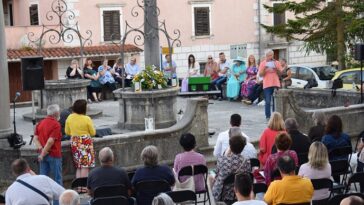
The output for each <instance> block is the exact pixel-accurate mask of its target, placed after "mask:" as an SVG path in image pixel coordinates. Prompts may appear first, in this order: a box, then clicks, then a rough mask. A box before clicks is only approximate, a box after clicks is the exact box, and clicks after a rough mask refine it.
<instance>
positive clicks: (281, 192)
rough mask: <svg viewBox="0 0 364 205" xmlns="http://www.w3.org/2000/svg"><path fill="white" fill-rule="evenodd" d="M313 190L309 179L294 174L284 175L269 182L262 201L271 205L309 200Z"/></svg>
mask: <svg viewBox="0 0 364 205" xmlns="http://www.w3.org/2000/svg"><path fill="white" fill-rule="evenodd" d="M313 191H314V189H313V185H312V183H311V180H310V179H308V178H303V177H300V176H296V175H294V176H285V177H283V179H282V180H275V181H273V182H272V183H271V184H270V186H269V187H268V190H267V192H266V193H265V195H264V201H265V202H266V203H267V204H271V205H277V204H294V203H305V202H311V200H312V196H313Z"/></svg>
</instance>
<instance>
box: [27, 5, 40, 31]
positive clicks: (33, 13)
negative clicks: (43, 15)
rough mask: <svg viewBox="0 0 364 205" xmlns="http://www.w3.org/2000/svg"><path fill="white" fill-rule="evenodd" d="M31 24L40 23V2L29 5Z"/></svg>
mask: <svg viewBox="0 0 364 205" xmlns="http://www.w3.org/2000/svg"><path fill="white" fill-rule="evenodd" d="M29 16H30V25H32V26H37V25H39V15H38V4H32V5H30V7H29Z"/></svg>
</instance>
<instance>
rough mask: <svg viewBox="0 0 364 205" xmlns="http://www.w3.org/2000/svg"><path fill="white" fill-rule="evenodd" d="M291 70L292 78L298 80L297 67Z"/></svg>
mask: <svg viewBox="0 0 364 205" xmlns="http://www.w3.org/2000/svg"><path fill="white" fill-rule="evenodd" d="M290 70H291V74H292V76H291V78H297V70H298V69H297V67H291V68H290Z"/></svg>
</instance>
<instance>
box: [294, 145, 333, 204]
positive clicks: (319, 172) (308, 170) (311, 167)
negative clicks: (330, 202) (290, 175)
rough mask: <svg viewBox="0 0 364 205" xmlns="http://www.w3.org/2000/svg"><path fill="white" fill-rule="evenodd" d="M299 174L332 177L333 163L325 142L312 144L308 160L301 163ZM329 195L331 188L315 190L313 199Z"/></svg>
mask: <svg viewBox="0 0 364 205" xmlns="http://www.w3.org/2000/svg"><path fill="white" fill-rule="evenodd" d="M298 175H299V176H302V177H306V178H309V179H325V178H327V179H330V177H331V165H330V163H329V156H328V153H327V149H326V147H325V145H324V144H322V143H321V142H314V143H312V144H311V146H310V149H309V151H308V162H307V163H305V164H302V165H301V167H300V170H299V172H298ZM329 196H330V192H329V189H320V190H315V192H314V194H313V198H312V200H321V199H327V198H328V197H329Z"/></svg>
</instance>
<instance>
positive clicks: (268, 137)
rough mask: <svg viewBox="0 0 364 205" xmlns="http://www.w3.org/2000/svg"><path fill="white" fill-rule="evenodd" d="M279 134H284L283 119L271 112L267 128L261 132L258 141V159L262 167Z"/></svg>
mask: <svg viewBox="0 0 364 205" xmlns="http://www.w3.org/2000/svg"><path fill="white" fill-rule="evenodd" d="M280 132H285V126H284V121H283V117H282V115H281V114H280V113H278V112H273V113H272V116H271V118H270V119H269V121H268V128H266V129H265V130H264V131H263V133H262V135H261V136H260V139H259V154H258V158H259V161H260V164H261V165H262V166H264V165H265V162H266V161H267V159H268V156H269V155H270V154H271V152H272V147H273V145H274V142H275V138H276V136H277V135H278V134H279V133H280Z"/></svg>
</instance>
